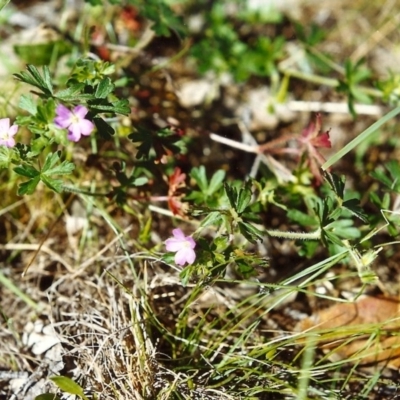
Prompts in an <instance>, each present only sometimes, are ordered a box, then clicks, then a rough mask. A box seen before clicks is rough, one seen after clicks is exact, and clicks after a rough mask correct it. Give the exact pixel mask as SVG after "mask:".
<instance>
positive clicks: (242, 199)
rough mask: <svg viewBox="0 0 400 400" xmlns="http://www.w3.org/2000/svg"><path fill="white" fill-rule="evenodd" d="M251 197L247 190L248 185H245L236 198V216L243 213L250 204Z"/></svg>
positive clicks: (248, 189)
mask: <svg viewBox="0 0 400 400" xmlns="http://www.w3.org/2000/svg"><path fill="white" fill-rule="evenodd" d="M251 196H252V193H251V190H250V188H249V184H248V183H246V185H245V187H243V188H241V189H240V190H239V195H238V197H237V204H236V211H237V212H238V214H241V213H243V212H244V210H245V209H246V208H247V206H248V205H249V204H250V201H251Z"/></svg>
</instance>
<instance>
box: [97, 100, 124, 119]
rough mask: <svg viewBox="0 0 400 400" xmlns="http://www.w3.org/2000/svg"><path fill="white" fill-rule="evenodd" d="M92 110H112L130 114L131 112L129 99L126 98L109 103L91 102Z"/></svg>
mask: <svg viewBox="0 0 400 400" xmlns="http://www.w3.org/2000/svg"><path fill="white" fill-rule="evenodd" d="M90 109H91V110H96V111H101V112H112V113H117V114H123V115H128V114H129V113H130V112H131V109H130V107H129V101H128V100H126V99H122V100H117V101H114V102H111V103H108V104H90Z"/></svg>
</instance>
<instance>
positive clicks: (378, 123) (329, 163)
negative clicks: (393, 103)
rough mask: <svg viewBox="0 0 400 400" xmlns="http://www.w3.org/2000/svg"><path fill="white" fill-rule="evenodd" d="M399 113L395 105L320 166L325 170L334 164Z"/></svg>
mask: <svg viewBox="0 0 400 400" xmlns="http://www.w3.org/2000/svg"><path fill="white" fill-rule="evenodd" d="M399 113H400V106H399V107H396V108H395V109H393V110H392V111H390V112H388V113H387V114H386V115H384V116H383V117H382V118H380V119H379V120H378V121H376V122H375V123H373V124H372V125H371V126H370V127H368V128H367V129H366V130H365V131H364V132H362V133H360V134H359V135H358V136H357V137H356V138H355V139H353V140H352V141H351V142H350V143H347V145H346V146H344V147H343V149H342V150H340V151H338V152H337V153H336V154H334V155H333V156H332V157H330V158H329V159H328V160H327V161H326V162H325V163H324V164H322V166H321V168H322V169H323V170H324V171H326V170H327V169H328V168H329V167H330V166H332V165H333V164H335V162H337V161H338V160H340V159H341V158H342V157H343V156H344V155H345V154H347V153H348V152H349V151H351V150H353V149H354V148H355V147H356V146H358V145H359V144H360V143H362V142H363V141H364V140H367V139H368V137H369V136H370V135H372V134H373V133H374V132H375V131H376V130H377V129H379V128H380V127H381V126H382V125H383V124H385V123H386V122H388V121H389V120H390V119H392V118H394V117H395V116H396V115H397V114H399Z"/></svg>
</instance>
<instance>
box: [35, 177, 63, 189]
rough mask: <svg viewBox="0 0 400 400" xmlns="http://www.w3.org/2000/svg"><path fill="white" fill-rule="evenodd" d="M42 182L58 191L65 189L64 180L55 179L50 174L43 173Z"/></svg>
mask: <svg viewBox="0 0 400 400" xmlns="http://www.w3.org/2000/svg"><path fill="white" fill-rule="evenodd" d="M41 179H42V182H43V183H44V184H45V185H46V186H47V187H48V188H49V189H51V190H54V191H55V192H57V193H61V192H62V191H63V183H64V182H63V181H62V180H60V179H53V178H50V177H49V176H46V175H42V176H41Z"/></svg>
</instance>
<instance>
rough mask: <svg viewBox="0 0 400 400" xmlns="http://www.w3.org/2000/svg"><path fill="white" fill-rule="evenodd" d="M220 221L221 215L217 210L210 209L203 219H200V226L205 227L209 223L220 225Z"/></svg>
mask: <svg viewBox="0 0 400 400" xmlns="http://www.w3.org/2000/svg"><path fill="white" fill-rule="evenodd" d="M221 221H222V216H221V213H220V212H219V211H212V212H210V213H209V214H208V215H207V216H206V217H205V218H204V219H203V221H201V224H200V226H201V227H203V228H204V227H206V226H209V225H216V226H218V225H220V224H221Z"/></svg>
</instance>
